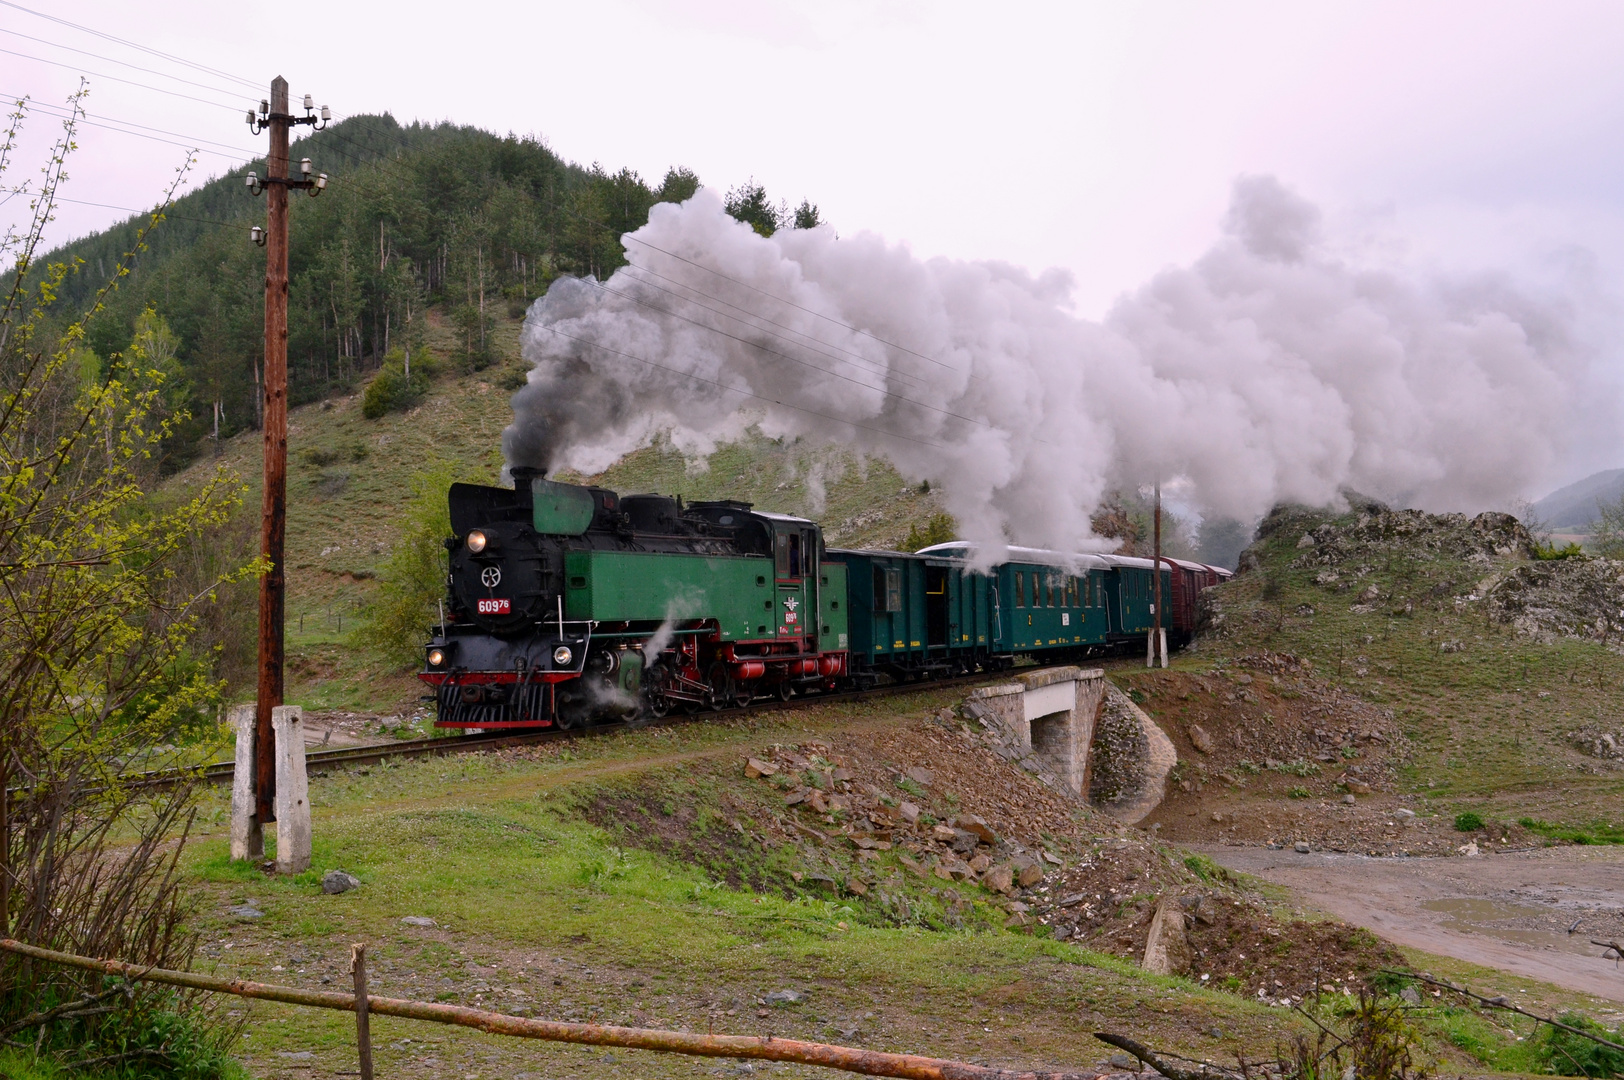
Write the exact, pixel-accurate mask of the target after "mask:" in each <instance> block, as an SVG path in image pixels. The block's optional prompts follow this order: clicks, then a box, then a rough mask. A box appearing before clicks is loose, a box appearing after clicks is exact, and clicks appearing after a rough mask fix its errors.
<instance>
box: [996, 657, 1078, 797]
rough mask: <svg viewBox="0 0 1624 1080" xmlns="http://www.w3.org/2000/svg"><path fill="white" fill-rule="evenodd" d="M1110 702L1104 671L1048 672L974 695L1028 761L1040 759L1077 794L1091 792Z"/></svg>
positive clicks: (1020, 677)
mask: <svg viewBox="0 0 1624 1080" xmlns="http://www.w3.org/2000/svg"><path fill="white" fill-rule="evenodd" d="M1104 700H1105V672H1104V671H1103V670H1102V669H1100V668H1079V667H1057V668H1045V669H1043V670H1042V671H1033V672H1029V673H1026V674H1023V675H1017V676H1016V677H1015V679H1014V681H1013V682H1009V683H1001V684H999V685H997V686H985V687H982V688H980V689H978V690H975V691H973V692H972V693H971V694H970V698H969V701H970V702H972V703H974V704H975V705H976V706H977V711H978V712H979V713H981V714H983V715H985V716H986V717H987V718H988V719H992V720H995V721H996V722H997V723H999V724H1000V725H1001V726H1002V727H1003V728H1004V730H1005V732H1006V733H1007V735H1008V737H1009V739H1010V741H1011V742H1012V743H1014V744H1015V745H1016V746H1018V747H1019V748H1020V750H1021V751H1022V753H1023V756H1024V755H1027V754H1030V755H1032V756H1034V757H1036V758H1037V759H1038V761H1039V762H1040V763H1041V764H1042V765H1043V767H1044V768H1045V770H1046V771H1048V772H1050V773H1052V774H1053V775H1054V776H1055V777H1056V778H1057V779H1058V780H1059V782H1060V783H1061V784H1062V785H1063V786H1064V787H1065V788H1066V789H1067V790H1068V791H1070V792H1071V793H1072V794H1074V795H1078V796H1083V795H1086V793H1087V791H1088V764H1089V762H1088V755H1089V747H1090V746H1092V745H1093V742H1094V724H1095V721H1096V718H1097V717H1098V716H1099V712H1100V705H1101V704H1102V703H1103V702H1104Z"/></svg>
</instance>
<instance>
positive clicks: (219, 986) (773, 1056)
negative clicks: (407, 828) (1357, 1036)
mask: <svg viewBox="0 0 1624 1080" xmlns="http://www.w3.org/2000/svg"><path fill="white" fill-rule="evenodd" d="M0 949H4V950H5V951H7V952H11V953H15V954H17V955H18V956H28V957H32V958H33V959H35V960H43V961H46V962H47V963H53V964H62V965H64V966H67V967H76V968H80V969H82V970H85V971H94V972H99V973H101V974H103V975H116V976H119V977H121V978H126V979H130V980H132V981H143V980H144V981H147V982H156V983H164V984H166V985H169V986H184V987H187V988H189V989H193V990H205V991H210V992H213V993H221V994H235V995H236V996H237V997H244V998H254V999H258V1000H261V1001H280V1002H284V1003H286V1004H289V1005H304V1006H308V1007H310V1008H317V1009H339V1010H342V1011H344V1012H354V1011H355V1008H356V996H355V995H354V994H346V993H342V992H339V991H334V990H305V989H302V988H300V987H296V986H277V985H275V984H272V983H261V982H250V981H249V980H247V979H227V978H221V977H219V976H215V975H202V974H199V973H197V972H192V971H170V970H167V969H165V968H149V967H145V966H143V965H141V964H127V963H125V962H123V961H122V960H97V959H93V958H91V957H88V956H76V955H74V954H73V953H64V952H56V951H54V950H51V949H42V948H39V947H38V946H36V945H25V944H23V943H22V942H20V941H14V940H12V939H10V938H6V939H4V940H0ZM366 1002H367V1012H369V1013H372V1014H375V1015H378V1016H398V1017H401V1018H402V1019H406V1020H426V1021H429V1022H431V1023H436V1024H452V1025H455V1026H458V1027H466V1028H473V1029H475V1030H477V1031H483V1032H485V1033H486V1034H489V1035H508V1036H513V1037H515V1038H520V1039H542V1040H545V1041H548V1042H563V1043H577V1044H582V1045H586V1046H618V1047H623V1048H625V1049H628V1050H655V1051H660V1052H664V1053H671V1054H689V1055H692V1056H697V1057H728V1058H754V1059H757V1060H764V1061H793V1062H798V1063H800V1064H803V1065H822V1066H824V1067H826V1068H830V1069H841V1070H844V1071H845V1072H852V1073H861V1074H863V1075H865V1076H895V1077H903V1078H906V1080H1099V1074H1097V1073H1093V1072H1088V1073H1062V1072H1015V1071H1012V1070H1009V1069H991V1068H987V1067H986V1066H983V1065H971V1064H969V1063H968V1062H962V1061H948V1060H945V1059H942V1058H932V1057H921V1056H919V1055H916V1054H889V1053H885V1052H882V1051H879V1050H863V1049H860V1048H858V1047H852V1046H835V1045H832V1044H829V1043H815V1042H807V1041H805V1040H802V1039H780V1038H777V1037H776V1036H773V1035H700V1034H697V1033H694V1032H687V1031H665V1030H661V1029H658V1028H633V1027H615V1026H612V1025H608V1024H578V1023H570V1022H568V1021H562V1020H534V1019H530V1018H527V1017H523V1016H508V1015H506V1014H504V1013H494V1012H487V1011H486V1010H484V1009H471V1008H468V1007H466V1006H462V1005H447V1004H444V1003H441V1002H428V1001H411V1000H408V999H405V998H390V997H378V996H377V995H374V994H368V995H367V997H366Z"/></svg>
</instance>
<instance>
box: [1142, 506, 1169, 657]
mask: <svg viewBox="0 0 1624 1080" xmlns="http://www.w3.org/2000/svg"><path fill="white" fill-rule="evenodd" d="M1154 516H1155V524H1154V525H1153V526H1152V530H1151V531H1152V535H1153V536H1154V537H1155V539H1154V545H1155V558H1154V559H1153V560H1152V562H1154V564H1155V567H1154V569H1152V570H1151V574H1152V581H1153V584H1152V586H1151V588H1152V590H1153V593H1154V595H1153V596H1152V599H1151V612H1150V614H1151V620H1152V622H1151V631H1150V649H1149V650H1148V651H1147V654H1146V656H1145V666H1146V667H1154V666H1156V661H1157V659H1158V658H1160V660H1161V665H1162V667H1166V666H1167V638H1165V637H1164V636H1163V631H1162V482H1161V480H1157V481H1156V510H1155V515H1154Z"/></svg>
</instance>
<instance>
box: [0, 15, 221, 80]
mask: <svg viewBox="0 0 1624 1080" xmlns="http://www.w3.org/2000/svg"><path fill="white" fill-rule="evenodd" d="M0 34H10V35H11V36H12V37H20V38H23V39H24V40H27V41H34V42H38V43H39V44H41V45H49V46H50V47H51V48H53V49H65V50H67V51H68V52H74V53H78V54H79V55H80V56H88V57H90V58H91V59H93V60H104V61H106V62H107V63H109V64H119V65H121V66H123V67H127V68H132V69H134V70H135V71H142V72H145V73H146V74H148V75H156V76H158V77H159V78H161V79H173V80H174V81H175V82H178V83H185V84H186V85H187V86H195V87H197V88H198V89H199V90H208V91H211V92H212V93H216V94H231V95H233V96H237V95H240V94H241V93H242V91H240V90H225V89H221V88H220V87H218V86H210V85H209V84H207V83H200V82H193V81H192V80H191V79H183V78H181V77H180V76H179V75H171V74H169V72H167V71H159V70H158V69H157V68H149V67H142V66H141V65H140V64H132V63H130V62H129V61H128V60H120V59H118V58H117V57H113V56H103V55H102V54H101V53H93V52H89V51H88V50H85V49H76V48H74V47H73V46H72V45H63V44H62V43H61V42H57V41H49V40H47V39H45V38H37V37H34V36H33V35H31V34H24V33H22V32H21V31H19V30H10V29H7V28H6V27H3V26H0Z"/></svg>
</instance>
